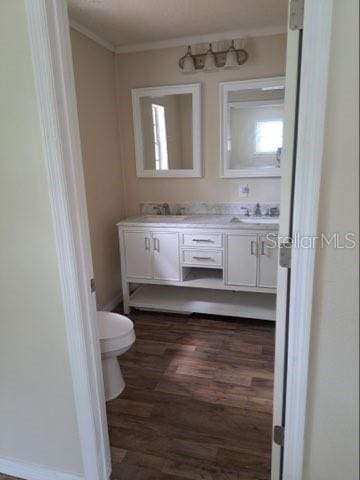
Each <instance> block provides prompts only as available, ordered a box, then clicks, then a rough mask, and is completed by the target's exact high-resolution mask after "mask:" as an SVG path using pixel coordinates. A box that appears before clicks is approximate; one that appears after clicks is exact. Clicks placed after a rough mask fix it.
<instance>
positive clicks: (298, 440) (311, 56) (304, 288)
mask: <svg viewBox="0 0 360 480" xmlns="http://www.w3.org/2000/svg"><path fill="white" fill-rule="evenodd" d="M332 8H333V0H305V8H304V26H303V39H302V57H301V74H300V96H299V113H298V134H297V149H296V168H295V191H294V208H293V224H292V228H293V237H294V235H295V236H296V235H297V236H298V237H300V238H301V237H316V236H317V233H318V230H317V226H318V207H319V195H320V181H321V166H322V157H323V146H324V130H325V118H326V103H327V86H328V73H329V60H330V39H331V30H332ZM287 181H289V179H287ZM287 187H288V185H285V188H287ZM283 188H284V187H283ZM282 200H283V198H282ZM285 200H286V199H285ZM289 200H290V197H289V196H288V198H287V201H288V202H289ZM282 209H283V206H281V210H282ZM283 213H284V215H288V213H289V212H288V211H287V209H286V208H284V212H282V214H283ZM293 243H294V242H293ZM315 253H316V251H315V248H298V247H297V246H296V245H293V248H292V260H291V272H290V299H289V319H288V322H289V323H288V351H287V371H286V405H285V438H284V450H283V471H282V479H283V480H302V473H303V459H304V437H305V426H306V401H307V384H308V365H309V347H310V328H311V314H312V303H313V282H314V269H315ZM279 282H280V283H279V289H281V287H282V288H284V272H283V271H282V269H281V267H279ZM285 302H286V294H285V292H283V291H282V292H281V294H280V295H279V297H278V306H277V313H278V314H279V316H278V317H277V321H279V324H277V327H278V328H280V329H281V334H283V335H285V328H284V322H285V320H286V319H285V312H286V304H285ZM278 341H281V342H282V343H283V344H285V342H284V339H279V338H278V335H277V342H278ZM279 363H281V364H282V368H283V367H284V365H283V362H281V360H280V362H279ZM275 368H276V370H275V374H276V375H275V379H277V378H276V376H277V375H280V374H281V372H279V369H277V367H275ZM278 383H281V384H282V381H279V379H278ZM278 386H279V385H278ZM275 388H276V387H275ZM274 402H275V404H274V416H275V415H278V414H279V408H278V404H279V402H281V405H282V398H280V392H279V391H275V395H274ZM274 450H275V457H274ZM273 458H275V460H276V462H275V465H274V470H273V472H272V479H273V480H275V479H276V480H277V479H278V478H281V477H280V469H279V462H278V461H277V460H278V459H279V455H278V452H276V449H273ZM276 469H279V471H275V470H276Z"/></svg>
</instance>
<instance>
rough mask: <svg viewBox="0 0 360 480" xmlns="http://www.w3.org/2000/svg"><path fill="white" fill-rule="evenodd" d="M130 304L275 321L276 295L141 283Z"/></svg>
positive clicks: (146, 307)
mask: <svg viewBox="0 0 360 480" xmlns="http://www.w3.org/2000/svg"><path fill="white" fill-rule="evenodd" d="M130 306H131V307H135V308H139V309H144V310H145V309H146V310H154V311H164V312H177V313H189V314H190V313H194V312H199V313H206V314H212V315H224V316H234V317H241V318H257V319H259V320H273V321H274V320H275V312H276V295H275V294H262V293H255V292H234V291H231V290H213V289H206V288H201V289H199V288H191V287H176V286H169V285H141V286H139V287H138V288H137V289H136V290H135V291H134V292H133V293H132V294H131V296H130Z"/></svg>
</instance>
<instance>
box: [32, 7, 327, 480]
mask: <svg viewBox="0 0 360 480" xmlns="http://www.w3.org/2000/svg"><path fill="white" fill-rule="evenodd" d="M320 3H321V5H320ZM329 3H331V2H329ZM44 11H46V8H45V7H44ZM324 11H325V18H326V20H327V21H326V22H324ZM47 15H48V19H47V23H46V22H45V28H46V30H45V32H46V35H48V36H49V37H53V36H54V33H51V29H50V28H49V25H52V24H55V25H56V26H58V27H59V29H60V32H61V35H65V37H66V35H68V32H67V28H68V20H67V16H66V14H65V12H64V9H63V7H59V6H58V5H56V4H53V5H52V8H50V9H48V10H47ZM39 17H40V15H39ZM306 18H308V20H309V19H311V22H310V21H309V32H310V33H311V30H312V29H313V31H317V32H318V35H320V37H321V36H323V37H321V38H322V39H323V40H324V41H323V43H322V44H320V45H319V48H318V50H315V51H314V52H313V54H314V55H315V59H318V58H320V57H321V58H323V57H324V56H323V55H322V53H323V52H324V51H325V59H324V61H325V64H326V61H327V57H326V54H327V53H328V37H329V32H330V20H331V5H330V7H328V8H326V7H325V6H324V4H323V3H322V2H319V5H318V6H317V7H314V5H312V6H311V7H309V10H308V12H307V16H306V15H305V19H306ZM321 22H323V23H321ZM319 25H322V26H323V28H322V29H321V28H318V27H319ZM66 32H67V33H66ZM61 35H60V37H61ZM53 40H54V39H53ZM62 40H63V39H61V38H60V39H59V38H58V37H57V38H55V40H54V43H53V44H52V48H53V51H52V57H50V58H51V59H55V61H59V58H56V54H55V53H56V49H58V52H60V53H62V54H63V55H62V56H61V58H62V59H64V58H65V59H66V61H67V62H69V63H70V52H69V41H68V40H66V41H65V45H64V43H62ZM310 43H311V35H310V37H309V39H308V40H307V43H305V45H306V47H307V50H306V53H307V55H309V56H305V58H306V62H305V65H304V67H305V68H304V70H305V73H302V75H306V74H308V73H309V72H308V71H306V68H309V63H311V62H312V61H313V57H312V56H311V55H310V53H309V52H310V50H311V48H310ZM35 48H36V47H35ZM49 64H51V62H49ZM59 64H61V62H59ZM59 64H58V65H59ZM35 66H36V65H35ZM321 67H324V65H321ZM67 68H69V65H67ZM319 70H320V69H319ZM323 70H324V69H323ZM70 71H71V68H70ZM62 73H63V72H62ZM324 75H325V78H324ZM59 77H61V75H59ZM59 77H55V83H56V82H57V81H59ZM314 78H315V81H316V82H318V83H317V84H316V85H319V84H320V85H321V86H322V87H323V85H324V80H325V84H326V80H327V71H326V68H325V72H324V71H323V72H322V75H321V74H320V72H319V71H318V70H317V69H316V68H315V69H313V78H312V79H313V80H314ZM63 80H64V79H63V77H61V82H63ZM306 87H307V89H308V90H306V89H304V93H303V94H302V96H303V110H302V111H301V109H300V117H299V118H300V120H301V122H304V116H305V114H306V105H307V102H308V101H309V97H311V94H312V95H313V98H312V100H314V101H317V100H319V102H318V103H319V109H318V110H319V111H318V112H317V115H318V117H317V118H316V119H318V118H319V117H320V118H322V117H323V115H324V104H325V98H324V96H323V95H321V96H320V98H319V92H318V91H312V90H311V89H310V87H309V84H306ZM309 89H310V90H309ZM63 93H64V92H63ZM54 97H55V99H56V95H54ZM57 100H58V98H57ZM68 100H69V99H68ZM71 102H74V96H73V88H72V96H71V98H70V103H71ZM300 104H301V99H300ZM69 105H70V104H68V105H67V106H68V107H69ZM72 108H73V107H72ZM315 117H316V115H315ZM67 120H69V118H67ZM71 121H72V122H73V125H75V126H76V116H75V117H73V118H72V119H71ZM45 123H46V122H45ZM70 123H71V122H70ZM65 124H66V122H64V119H62V124H61V125H62V127H64V126H65ZM302 125H303V123H302ZM67 126H68V125H67ZM75 132H77V127H76V128H75ZM306 133H308V132H306V128H305V127H303V128H302V130H301V132H300V133H299V140H300V145H302V146H303V144H302V142H303V141H304V137H305V136H306ZM317 133H318V136H317V139H313V142H315V143H316V142H317V143H316V145H317V147H318V150H316V153H317V155H319V148H320V153H321V145H322V135H321V132H320V135H319V131H318V132H317ZM75 136H76V134H75ZM67 141H68V144H69V145H71V144H72V145H74V138H72V139H71V137H69V138H68V139H67ZM308 143H309V146H310V147H311V146H313V144H311V141H310V142H308ZM70 150H71V149H70ZM297 152H298V159H299V158H301V159H302V158H303V156H304V151H302V150H301V149H299V147H298V148H297ZM75 157H76V155H75V156H74V152H72V154H70V155H69V157H68V159H67V160H66V161H67V162H69V163H70V164H71V166H72V167H73V166H74V163H73V162H74V158H75ZM310 158H311V160H315V162H314V163H315V164H316V162H318V163H319V159H318V157H316V158H315V159H314V155H310ZM79 160H80V162H81V157H80V156H79V152H78V154H77V162H78V163H77V168H78V169H80V171H79V170H78V171H77V172H76V169H75V171H73V172H72V173H73V175H74V178H76V180H77V181H78V182H80V183H81V181H83V179H82V176H81V167H80V163H79ZM303 170H304V171H303ZM299 171H300V174H298V173H297V175H300V180H299V187H298V190H299V189H300V192H299V191H298V193H297V194H296V188H295V205H296V200H299V198H298V197H299V195H300V194H301V195H303V194H304V192H305V191H306V186H304V184H302V183H301V180H302V179H305V176H306V173H307V172H306V170H305V169H303V166H302V167H301V170H298V172H299ZM314 173H315V174H314V177H313V184H312V186H314V184H315V186H316V185H317V184H318V182H319V178H320V177H319V175H320V169H319V168H317V170H315V172H314ZM301 175H302V176H301ZM64 183H66V181H65V182H64ZM64 199H65V200H66V202H67V205H72V206H73V207H75V211H76V209H77V208H83V207H84V195H83V192H82V195H81V194H80V198H79V197H78V196H76V195H75V196H73V197H71V196H67V195H66V193H64ZM310 200H311V201H313V200H314V201H315V204H316V202H317V197H316V194H315V196H314V195H313V196H312V197H310ZM313 205H314V204H313V203H312V205H309V210H305V211H304V210H303V211H300V210H299V211H298V212H295V213H296V215H295V216H294V217H295V218H294V224H295V225H297V226H299V225H300V227H303V223H304V221H305V220H307V219H308V220H309V223H308V225H310V227H312V230H314V228H315V227H314V224H315V222H316V215H315V216H314V215H313V214H311V218H310V213H309V212H310V208H313ZM295 209H296V207H295ZM85 211H86V209H85ZM67 221H68V222H69V223H70V224H71V225H72V226H73V227H75V226H76V228H78V229H80V230H82V231H83V232H84V231H85V232H86V231H87V225H86V223H87V222H86V217H85V221H84V220H83V221H80V223H79V219H78V218H74V217H73V218H70V219H68V220H67ZM312 230H311V231H312ZM85 237H86V235H85ZM81 240H83V241H84V239H81V236H80V238H76V236H75V235H74V242H75V244H77V245H78V247H79V250H78V252H77V254H78V257H79V258H82V261H80V262H79V268H80V270H81V273H82V277H83V284H84V291H85V290H86V292H87V293H86V295H85V297H86V298H85V297H84V302H83V305H82V308H81V311H82V322H83V326H84V327H85V333H86V334H85V337H86V339H87V342H89V343H88V344H87V347H88V348H89V347H91V348H94V349H93V353H94V352H96V350H97V351H98V347H96V342H97V339H96V336H95V334H96V329H94V328H93V326H91V325H93V324H94V320H95V305H94V301H93V297H92V296H91V284H90V282H88V283H89V285H87V286H86V287H85V285H86V283H87V281H88V280H89V279H90V278H89V268H87V267H86V261H84V258H83V255H84V251H85V255H86V254H89V248H88V247H89V245H88V244H87V245H86V247H84V244H82V245H81ZM87 240H88V239H87ZM85 243H86V242H85ZM81 252H82V254H81ZM302 259H303V257H302V258H301V255H300V253H298V255H297V257H296V259H295V260H296V263H295V264H294V263H293V264H292V273H291V275H296V277H295V278H296V279H297V281H298V282H299V281H300V280H302V279H303V278H304V277H303V276H304V275H305V277H306V275H307V276H308V277H309V275H310V279H312V273H313V270H312V268H313V263H312V264H311V261H313V258H311V257H309V261H310V265H309V264H307V268H306V269H305V270H304V269H303V270H301V269H300V268H299V264H300V262H301V260H302ZM294 265H297V268H294ZM90 277H91V275H90ZM79 283H81V282H80V281H79ZM311 287H312V284H311V282H310V292H309V291H308V292H307V296H306V298H305V305H306V306H307V307H308V309H310V307H311V291H312V290H311ZM295 301H296V299H295ZM290 310H291V309H290ZM290 313H291V311H290ZM308 316H309V314H308ZM290 319H291V316H290ZM307 319H308V317H307ZM205 320H206V319H205ZM205 323H206V322H205ZM306 325H307V327H308V326H309V319H308V323H307V324H306ZM300 326H301V325H300ZM89 327H90V334H89V331H86V329H89ZM291 327H292V328H290V332H289V338H290V345H289V348H290V349H291V353H296V352H299V351H304V350H300V349H301V348H302V347H303V346H304V345H305V347H306V345H307V346H308V340H309V338H308V335H309V332H308V330H307V331H306V332H305V333H306V334H305V335H303V337H302V339H301V340H302V342H298V343H296V342H293V343H291V340H294V339H295V335H296V333H297V330H296V328H298V325H297V326H294V327H293V324H291ZM305 351H307V350H306V348H305ZM79 352H80V354H81V355H82V357H81V358H83V359H84V358H85V357H86V348H84V347H82V349H79ZM91 361H92V362H93V364H91ZM91 361H90V360H89V358H88V360H87V364H86V367H87V368H86V371H85V373H86V374H87V375H90V382H91V383H92V386H93V387H94V389H95V393H96V395H95V397H96V398H94V397H91V395H90V393H89V392H87V394H86V393H85V396H86V395H87V399H88V405H92V407H94V406H96V404H97V407H98V409H99V411H98V412H97V415H98V416H99V417H100V420H99V419H98V422H99V424H100V427H101V428H100V429H98V430H97V432H96V428H93V431H92V435H93V437H92V439H93V440H94V443H93V445H92V446H91V448H92V449H93V450H92V451H93V452H95V456H96V457H97V458H98V459H99V458H100V457H101V458H100V463H101V462H102V463H103V465H105V464H106V462H107V459H106V451H107V442H106V438H105V437H104V436H103V433H102V434H100V435H99V432H101V431H102V432H103V429H102V426H103V425H104V423H103V425H101V423H102V422H104V419H103V418H102V419H101V413H100V412H101V410H102V408H103V407H102V406H101V404H102V402H101V399H102V396H103V395H102V393H103V392H102V387H101V384H100V382H99V378H98V376H97V374H98V373H99V358H95V357H94V355H93V358H92V360H91ZM299 365H300V367H299ZM72 368H73V369H74V370H75V369H77V370H78V367H77V366H76V364H75V355H74V357H73V365H72ZM297 368H298V370H299V371H300V381H299V382H298V384H296V380H294V381H293V383H292V385H289V384H288V385H287V393H288V396H287V397H288V404H289V405H290V408H289V410H287V412H286V418H288V417H289V418H291V417H290V413H291V414H294V413H295V414H296V415H295V420H296V421H297V424H298V426H300V430H299V428H298V429H297V430H296V429H295V430H292V427H294V425H291V423H290V422H288V423H287V425H286V428H288V426H289V430H288V431H289V435H288V438H289V444H288V445H289V450H288V451H289V452H290V453H289V454H288V453H287V448H285V470H284V471H285V476H284V478H301V477H300V476H299V475H301V466H300V469H299V468H298V467H299V464H298V463H297V462H299V461H301V458H302V450H301V449H300V455H299V453H297V454H295V452H294V450H291V447H293V448H294V447H295V445H296V443H294V442H295V441H296V440H297V439H298V438H299V435H300V437H301V435H302V432H301V428H303V423H304V417H303V416H302V417H301V416H300V415H299V412H301V408H304V405H305V401H304V400H305V399H304V392H301V395H300V397H301V399H302V400H303V403H302V405H301V408H300V409H299V408H296V405H295V403H294V402H293V401H294V398H295V394H296V393H298V392H297V389H299V388H300V387H301V385H303V384H302V383H301V382H303V381H304V378H306V369H307V360H305V362H303V361H302V362H299V364H297ZM96 372H97V373H96ZM288 372H289V368H288ZM84 375H85V374H84ZM280 375H283V373H282V372H280ZM305 387H306V383H305ZM84 392H85V390H84V386H82V387H81V386H80V387H79V388H78V390H76V389H75V397H76V398H77V402H79V398H80V397H81V398H84V397H83V395H84ZM305 395H306V388H305ZM275 400H276V401H277V398H275ZM292 402H293V403H292ZM79 405H80V404H79ZM95 416H96V413H95ZM79 429H80V437H81V441H82V445H83V452H84V465H85V470H86V469H88V470H87V471H88V474H86V475H87V476H86V478H89V479H90V478H94V479H97V478H99V479H102V478H104V472H103V473H100V471H101V467H99V465H97V466H96V469H95V470H92V471H91V470H90V469H89V465H90V464H91V463H92V462H90V459H89V451H88V452H87V453H86V449H85V445H88V441H87V440H86V439H85V435H86V433H88V428H84V424H82V423H81V422H79ZM294 432H295V433H294ZM297 435H298V436H297ZM286 438H287V436H285V439H286ZM97 442H98V445H99V449H96V447H95V445H96V443H97ZM99 452H100V453H99ZM299 459H300V460H299ZM107 467H108V465H107ZM291 471H294V472H295V476H293V477H290V476H286V475H289V473H287V472H291ZM275 474H276V475H277V472H275V473H274V471H273V478H276V477H275V476H274V475H275Z"/></svg>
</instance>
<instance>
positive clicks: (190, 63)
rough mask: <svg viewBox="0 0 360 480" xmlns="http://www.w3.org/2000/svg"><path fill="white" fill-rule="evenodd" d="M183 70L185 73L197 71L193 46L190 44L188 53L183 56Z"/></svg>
mask: <svg viewBox="0 0 360 480" xmlns="http://www.w3.org/2000/svg"><path fill="white" fill-rule="evenodd" d="M182 60H183V62H182V67H181V68H182V71H183V73H194V72H195V64H194V56H193V54H192V53H191V47H190V46H188V49H187V52H186V55H184V56H183V57H182Z"/></svg>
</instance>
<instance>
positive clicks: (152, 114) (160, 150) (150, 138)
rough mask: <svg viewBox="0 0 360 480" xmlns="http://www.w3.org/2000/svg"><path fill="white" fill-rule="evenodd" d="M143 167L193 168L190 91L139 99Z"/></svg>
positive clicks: (148, 168) (156, 168) (150, 168)
mask: <svg viewBox="0 0 360 480" xmlns="http://www.w3.org/2000/svg"><path fill="white" fill-rule="evenodd" d="M140 108H141V125H142V135H143V146H144V165H145V169H146V170H153V169H155V170H181V169H191V168H192V142H193V138H192V136H193V135H192V127H191V125H192V95H191V94H189V93H186V94H179V95H164V96H162V97H155V98H152V97H142V98H141V99H140Z"/></svg>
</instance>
